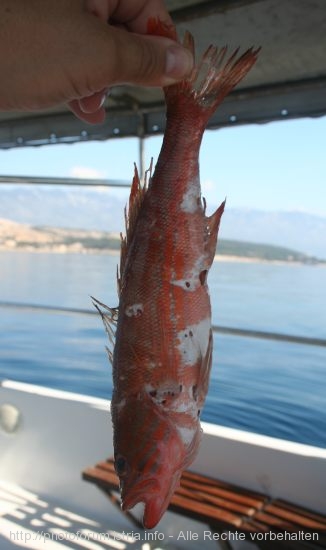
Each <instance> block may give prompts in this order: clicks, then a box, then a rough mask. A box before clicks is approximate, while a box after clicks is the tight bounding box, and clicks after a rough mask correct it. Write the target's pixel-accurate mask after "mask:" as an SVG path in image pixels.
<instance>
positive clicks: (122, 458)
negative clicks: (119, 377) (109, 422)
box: [112, 395, 187, 529]
mask: <svg viewBox="0 0 326 550" xmlns="http://www.w3.org/2000/svg"><path fill="white" fill-rule="evenodd" d="M124 401H125V402H124V406H123V407H116V410H115V408H114V403H113V410H112V418H113V425H114V451H115V453H114V455H115V456H114V457H115V469H116V472H117V474H118V476H119V479H120V490H121V500H122V509H123V510H130V509H131V508H133V507H134V506H136V504H138V503H143V504H144V515H143V524H144V527H145V528H147V529H151V528H153V527H155V525H156V524H157V523H158V522H159V521H160V519H161V517H162V515H163V514H164V512H165V511H166V509H167V507H168V505H169V503H170V500H171V498H172V496H173V493H174V491H175V490H176V489H177V488H178V486H179V483H180V477H181V474H182V471H183V470H184V467H185V462H186V457H187V450H186V448H185V445H184V443H183V442H182V439H181V437H180V435H179V433H178V430H177V429H176V427H175V425H174V424H173V422H171V420H170V419H169V418H168V416H167V415H166V414H164V412H163V411H162V409H160V408H159V407H158V406H157V405H155V403H153V401H152V400H151V399H150V398H149V397H148V396H146V395H142V396H141V397H139V398H134V397H133V398H129V399H126V400H124Z"/></svg>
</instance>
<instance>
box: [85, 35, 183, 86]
mask: <svg viewBox="0 0 326 550" xmlns="http://www.w3.org/2000/svg"><path fill="white" fill-rule="evenodd" d="M100 38H101V41H103V44H102V46H101V45H100V43H99V44H98V46H97V47H96V52H100V54H98V55H97V54H96V59H94V49H92V52H93V54H92V56H93V59H92V67H93V69H94V68H95V67H96V66H97V71H96V72H97V74H98V78H99V81H98V88H100V87H101V88H102V87H104V86H103V84H104V85H106V86H110V85H112V84H126V83H127V84H138V85H142V86H168V85H170V84H172V83H175V82H177V81H180V80H182V79H183V78H186V77H187V76H188V75H189V74H190V72H191V70H192V68H193V57H192V55H191V53H190V52H189V51H188V50H186V49H184V48H183V47H182V46H181V45H179V44H177V43H176V42H174V41H173V40H170V39H168V38H163V37H156V36H141V35H138V34H135V33H131V32H127V31H124V30H121V29H116V28H113V27H109V26H108V27H107V31H106V33H105V35H104V33H101V37H100V36H98V39H99V42H100ZM90 53H91V52H90ZM90 62H91V61H90V60H89V63H90ZM100 82H101V84H100Z"/></svg>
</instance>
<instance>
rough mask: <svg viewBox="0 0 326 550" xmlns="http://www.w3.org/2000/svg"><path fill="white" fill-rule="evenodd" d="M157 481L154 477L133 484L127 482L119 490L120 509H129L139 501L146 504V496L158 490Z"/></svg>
mask: <svg viewBox="0 0 326 550" xmlns="http://www.w3.org/2000/svg"><path fill="white" fill-rule="evenodd" d="M159 488H160V487H159V483H158V481H157V480H156V479H147V480H145V481H141V482H138V483H136V484H135V485H133V484H132V483H128V485H127V486H123V487H122V490H121V500H122V505H121V508H122V510H131V508H133V507H134V506H136V504H138V503H139V502H144V503H145V504H146V502H147V500H148V497H149V496H150V495H152V494H153V493H157V492H158V491H159Z"/></svg>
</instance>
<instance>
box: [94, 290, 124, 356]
mask: <svg viewBox="0 0 326 550" xmlns="http://www.w3.org/2000/svg"><path fill="white" fill-rule="evenodd" d="M91 299H92V302H93V305H94V306H95V308H96V309H97V311H98V313H99V314H100V315H101V318H102V321H103V325H104V328H105V332H106V333H107V335H108V338H109V346H107V347H106V351H107V354H108V357H109V360H110V363H111V365H112V363H113V350H114V344H115V330H116V325H117V322H118V312H119V310H118V308H117V307H109V306H107V305H105V304H103V303H102V302H100V301H99V300H96V298H93V296H91Z"/></svg>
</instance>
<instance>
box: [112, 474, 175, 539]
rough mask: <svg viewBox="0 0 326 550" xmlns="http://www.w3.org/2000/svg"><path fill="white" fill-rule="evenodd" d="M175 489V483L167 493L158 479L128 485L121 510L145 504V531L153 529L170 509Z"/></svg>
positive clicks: (123, 491) (123, 494)
mask: <svg viewBox="0 0 326 550" xmlns="http://www.w3.org/2000/svg"><path fill="white" fill-rule="evenodd" d="M178 477H180V476H178ZM175 487H176V483H173V484H172V486H171V487H169V490H168V491H167V492H165V491H164V489H163V488H162V487H161V485H160V483H159V482H158V480H157V479H149V480H145V481H142V482H140V483H137V484H136V485H134V486H132V485H131V484H128V486H127V487H123V489H122V494H121V499H122V505H121V508H122V510H124V511H127V510H131V508H134V506H136V504H140V503H142V504H144V513H143V526H144V527H145V529H153V528H154V527H155V526H156V525H157V524H158V522H159V521H160V519H161V517H162V516H163V514H164V512H165V511H166V509H167V508H168V506H169V504H170V499H171V497H172V495H173V493H174V490H175Z"/></svg>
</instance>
